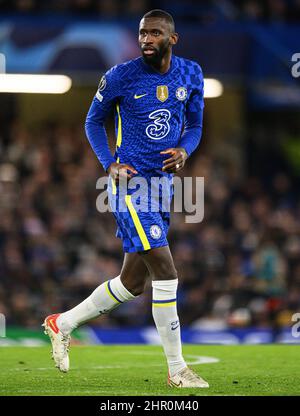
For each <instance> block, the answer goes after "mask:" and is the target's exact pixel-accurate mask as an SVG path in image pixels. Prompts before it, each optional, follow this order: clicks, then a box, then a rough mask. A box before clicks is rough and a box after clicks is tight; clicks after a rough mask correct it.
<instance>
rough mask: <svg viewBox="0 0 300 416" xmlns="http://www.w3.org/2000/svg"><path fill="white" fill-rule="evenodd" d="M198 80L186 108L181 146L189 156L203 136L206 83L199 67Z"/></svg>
mask: <svg viewBox="0 0 300 416" xmlns="http://www.w3.org/2000/svg"><path fill="white" fill-rule="evenodd" d="M197 69H198V70H197V78H196V80H195V81H196V82H195V87H194V88H193V91H192V93H191V95H190V97H189V100H188V102H187V106H186V113H185V121H184V131H183V134H182V136H181V139H180V142H179V146H178V147H183V148H184V149H185V151H186V152H187V154H188V156H190V155H191V153H192V152H193V151H194V150H195V149H196V148H197V146H198V145H199V143H200V140H201V136H202V122H203V110H204V81H203V74H202V70H201V68H200V66H199V65H197Z"/></svg>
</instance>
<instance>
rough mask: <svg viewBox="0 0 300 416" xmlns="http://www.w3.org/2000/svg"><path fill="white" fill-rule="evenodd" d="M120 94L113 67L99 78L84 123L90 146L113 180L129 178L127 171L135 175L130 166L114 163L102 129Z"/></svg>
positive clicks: (119, 86)
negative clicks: (121, 177) (122, 177)
mask: <svg viewBox="0 0 300 416" xmlns="http://www.w3.org/2000/svg"><path fill="white" fill-rule="evenodd" d="M121 94H122V88H121V82H120V77H119V74H118V71H117V67H113V68H112V69H110V70H109V71H107V72H106V74H105V75H104V76H103V77H102V78H101V80H100V83H99V86H98V90H97V92H96V95H95V97H94V99H93V102H92V104H91V106H90V109H89V112H88V114H87V117H86V121H85V132H86V135H87V138H88V140H89V142H90V145H91V147H92V149H93V151H94V152H95V154H96V156H97V158H98V159H99V161H100V163H101V164H102V166H103V168H104V170H105V171H106V172H108V173H109V174H111V176H112V177H113V178H114V179H118V177H119V176H123V175H125V176H130V175H128V174H127V170H129V171H132V172H133V173H137V172H136V171H135V170H134V169H133V168H132V167H131V166H129V165H126V164H123V163H117V162H116V160H115V159H114V157H113V156H112V154H111V151H110V148H109V145H108V139H107V134H106V130H105V127H104V122H105V119H106V117H107V115H108V114H109V112H110V110H111V109H112V107H113V106H114V105H115V104H116V102H118V101H119V100H120V98H121ZM126 169H127V170H126ZM122 174H123V175H122Z"/></svg>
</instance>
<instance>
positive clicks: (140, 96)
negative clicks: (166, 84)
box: [134, 94, 148, 100]
mask: <svg viewBox="0 0 300 416" xmlns="http://www.w3.org/2000/svg"><path fill="white" fill-rule="evenodd" d="M145 95H148V94H142V95H137V94H134V98H135V100H138V99H139V98H142V97H145Z"/></svg>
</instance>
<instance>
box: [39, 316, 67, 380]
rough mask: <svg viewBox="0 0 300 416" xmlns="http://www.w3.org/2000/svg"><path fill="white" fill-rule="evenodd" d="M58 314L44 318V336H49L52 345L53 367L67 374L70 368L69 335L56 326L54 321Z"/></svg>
mask: <svg viewBox="0 0 300 416" xmlns="http://www.w3.org/2000/svg"><path fill="white" fill-rule="evenodd" d="M59 315H60V314H59V313H57V314H55V315H49V316H47V317H46V319H45V321H44V323H43V325H42V326H43V327H44V328H45V329H44V332H45V334H46V335H48V336H49V338H50V341H51V344H52V358H53V360H54V362H55V367H57V368H58V369H59V370H60V371H62V372H64V373H67V372H68V371H69V367H70V361H69V354H68V353H69V347H70V341H71V337H70V335H65V334H63V333H62V332H61V331H60V330H59V329H58V327H57V325H56V320H57V318H58V317H59Z"/></svg>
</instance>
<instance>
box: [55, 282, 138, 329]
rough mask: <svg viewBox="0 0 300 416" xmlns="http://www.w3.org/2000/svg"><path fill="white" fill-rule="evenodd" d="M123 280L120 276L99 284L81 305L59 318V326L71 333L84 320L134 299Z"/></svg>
mask: <svg viewBox="0 0 300 416" xmlns="http://www.w3.org/2000/svg"><path fill="white" fill-rule="evenodd" d="M135 297H136V296H133V295H132V294H131V293H130V292H129V291H128V290H127V289H126V287H125V286H124V285H123V283H122V282H121V279H120V276H117V277H115V278H114V279H112V280H108V281H106V282H104V283H102V285H100V286H98V287H97V288H96V289H95V290H94V292H93V293H92V294H91V295H90V296H89V297H88V298H87V299H85V300H84V301H83V302H81V303H80V304H79V305H77V306H75V307H74V308H73V309H70V310H69V311H67V312H64V313H62V314H61V315H60V316H59V317H58V318H57V326H58V328H59V329H60V330H61V331H62V332H63V333H65V334H69V333H70V332H71V331H72V330H73V329H75V328H77V327H78V326H79V325H81V324H83V323H84V322H87V321H89V320H90V319H93V318H96V317H97V316H100V315H102V314H104V313H108V312H109V311H111V310H112V309H115V308H116V307H117V306H119V305H120V304H121V303H123V302H126V301H128V300H131V299H134V298H135Z"/></svg>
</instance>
